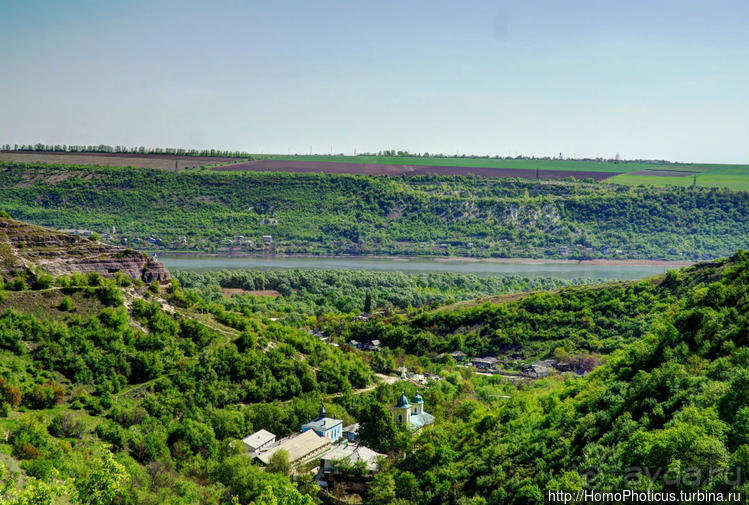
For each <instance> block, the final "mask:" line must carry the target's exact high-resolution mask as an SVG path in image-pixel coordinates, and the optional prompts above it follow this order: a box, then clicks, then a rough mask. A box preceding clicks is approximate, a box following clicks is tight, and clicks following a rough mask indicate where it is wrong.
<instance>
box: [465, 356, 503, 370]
mask: <svg viewBox="0 0 749 505" xmlns="http://www.w3.org/2000/svg"><path fill="white" fill-rule="evenodd" d="M498 361H499V360H498V359H497V358H493V357H491V356H486V357H483V358H473V359H472V360H471V365H473V367H474V368H478V369H481V370H490V369H492V368H494V367H495V366H497V362H498Z"/></svg>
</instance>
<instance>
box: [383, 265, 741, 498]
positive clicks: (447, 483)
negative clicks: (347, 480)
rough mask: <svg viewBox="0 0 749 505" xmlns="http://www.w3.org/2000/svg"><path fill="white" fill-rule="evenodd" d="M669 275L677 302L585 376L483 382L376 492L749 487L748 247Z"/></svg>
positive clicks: (510, 494)
mask: <svg viewBox="0 0 749 505" xmlns="http://www.w3.org/2000/svg"><path fill="white" fill-rule="evenodd" d="M670 282H672V283H673V284H674V288H675V289H676V291H677V292H680V293H681V294H680V296H679V298H678V300H676V301H675V302H674V303H673V304H672V305H671V306H670V307H669V308H668V309H667V310H663V311H658V312H660V313H659V315H658V318H657V321H656V322H655V323H654V324H653V325H652V327H651V328H650V330H649V331H648V332H647V333H646V334H645V335H644V336H643V337H642V338H641V339H639V340H637V341H635V342H633V343H631V344H629V345H627V346H625V347H624V348H623V349H621V350H619V351H617V352H615V353H614V354H613V356H612V357H611V358H610V360H609V362H608V363H607V364H605V365H603V366H601V367H600V368H598V369H597V370H596V371H595V372H593V373H592V374H589V375H588V376H587V377H586V378H584V379H576V380H566V381H561V380H559V379H557V378H550V379H547V380H543V381H538V382H536V383H535V384H533V385H532V386H531V387H527V388H521V389H519V390H516V391H513V392H510V393H509V394H508V397H507V398H501V397H498V396H496V395H495V396H493V397H491V396H487V395H486V394H485V393H488V392H489V391H488V390H487V391H485V392H484V395H483V396H484V398H486V401H487V403H489V405H486V404H481V403H479V402H476V401H473V400H471V399H465V400H463V401H460V400H459V401H458V405H457V406H455V407H454V410H453V412H454V417H453V419H452V421H451V422H446V423H441V424H439V426H437V427H435V428H434V429H431V430H428V431H426V432H424V433H423V434H422V435H421V436H420V437H419V438H418V439H417V440H416V441H415V442H414V444H413V447H412V452H410V453H409V454H408V455H406V457H405V458H404V459H403V460H401V461H398V462H397V463H396V464H395V466H394V467H393V468H392V469H391V470H389V471H388V472H387V473H384V474H381V475H379V476H378V478H377V485H376V487H375V489H374V490H373V494H374V495H375V496H377V497H378V500H380V501H378V500H375V501H373V502H372V503H374V504H375V505H376V504H378V503H386V502H387V499H388V498H389V497H393V496H395V495H396V494H398V495H399V496H402V495H403V494H405V495H406V496H407V497H408V501H407V503H413V504H434V505H436V504H441V503H475V504H484V503H489V504H500V503H511V504H523V505H525V504H535V503H538V504H541V503H546V502H547V501H546V500H547V499H548V491H549V490H563V491H567V492H573V493H574V492H575V491H577V490H579V489H595V490H598V491H612V490H613V491H621V490H624V489H629V490H636V491H641V492H644V491H648V490H649V491H651V492H652V491H662V492H673V493H676V497H677V498H676V499H674V500H672V501H675V502H678V501H679V498H678V497H679V496H680V495H679V492H682V491H683V492H692V491H696V490H700V491H702V492H728V491H743V492H744V493H746V491H747V484H746V470H747V468H749V438H748V437H747V432H748V431H749V430H748V429H747V426H749V425H748V424H747V423H748V422H749V347H747V346H748V345H749V296H748V295H749V255H747V254H746V253H745V252H740V253H738V254H736V255H735V256H734V257H732V258H731V260H726V261H721V262H719V263H717V264H708V265H701V266H699V267H698V268H695V269H692V270H690V271H688V272H684V273H682V274H680V275H676V276H672V277H671V279H670ZM486 387H488V385H487V383H486V382H484V383H480V385H479V386H478V389H477V393H479V392H480V391H481V388H486ZM744 496H746V495H744ZM645 501H646V502H657V501H658V500H651V501H648V500H647V498H646V499H645ZM662 501H663V500H661V502H662ZM703 501H704V498H703ZM708 501H710V499H708ZM681 502H682V503H684V502H686V503H692V502H694V503H697V502H699V500H697V499H696V498H695V499H694V501H693V500H692V499H685V500H684V499H683V500H681Z"/></svg>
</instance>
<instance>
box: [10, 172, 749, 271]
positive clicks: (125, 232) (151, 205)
mask: <svg viewBox="0 0 749 505" xmlns="http://www.w3.org/2000/svg"><path fill="white" fill-rule="evenodd" d="M0 202H2V206H3V207H4V208H5V209H6V210H7V211H8V212H9V213H10V214H11V215H12V216H13V217H15V218H18V219H23V220H27V221H30V222H33V223H36V224H41V225H45V226H52V227H56V228H76V229H88V230H93V231H95V232H98V233H99V234H101V235H102V236H104V234H105V233H106V234H110V233H111V231H112V227H113V226H114V227H115V233H111V236H110V235H107V236H106V237H105V238H107V239H108V240H111V241H115V242H118V243H121V242H123V241H124V239H127V241H128V244H129V245H132V246H134V247H141V248H143V247H147V248H151V249H170V250H186V251H193V252H195V251H202V252H211V251H214V252H215V251H233V252H245V253H247V252H266V253H267V252H275V253H279V252H286V253H314V254H332V253H335V254H339V253H349V254H421V255H448V254H451V255H470V256H500V257H574V258H587V257H619V258H670V259H685V260H696V259H701V258H703V259H704V258H713V257H718V256H722V255H728V254H731V253H732V252H733V251H735V250H737V249H739V248H741V247H747V246H749V243H748V242H747V241H748V240H749V239H747V237H749V196H748V194H747V193H746V192H734V191H730V190H725V189H707V188H653V187H635V188H630V187H620V186H615V185H608V184H588V183H581V182H549V181H541V182H536V181H521V180H512V179H481V178H472V177H436V176H435V177H414V178H386V177H365V176H343V175H330V174H328V175H322V174H281V173H231V174H218V173H211V172H201V171H197V172H194V171H184V172H180V173H169V172H164V171H157V170H148V169H135V168H92V167H76V166H64V165H61V166H55V165H24V164H10V163H4V164H0ZM263 235H270V236H271V237H272V243H271V244H270V245H266V244H265V242H264V240H263V238H262V236H263ZM250 242H252V244H250ZM604 246H605V247H604ZM602 248H603V252H602ZM606 248H608V249H606Z"/></svg>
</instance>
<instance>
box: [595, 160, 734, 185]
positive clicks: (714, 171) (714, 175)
mask: <svg viewBox="0 0 749 505" xmlns="http://www.w3.org/2000/svg"><path fill="white" fill-rule="evenodd" d="M661 170H663V169H661ZM607 182H613V183H616V184H629V185H637V184H649V185H653V186H691V185H692V184H693V178H692V177H662V176H653V175H631V174H622V175H617V176H616V177H612V178H611V179H608V180H607ZM697 186H702V187H706V188H730V189H735V190H744V191H749V166H747V165H714V166H713V168H710V169H709V170H706V171H703V172H701V173H699V174H698V175H697Z"/></svg>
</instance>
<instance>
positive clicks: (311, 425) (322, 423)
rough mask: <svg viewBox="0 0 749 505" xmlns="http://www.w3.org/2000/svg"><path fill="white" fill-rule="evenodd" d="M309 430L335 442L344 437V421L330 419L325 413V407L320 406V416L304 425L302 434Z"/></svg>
mask: <svg viewBox="0 0 749 505" xmlns="http://www.w3.org/2000/svg"><path fill="white" fill-rule="evenodd" d="M308 430H313V431H314V432H315V433H317V434H318V435H320V436H321V437H325V438H327V439H329V440H330V441H332V442H335V441H336V440H338V439H339V438H341V436H342V435H343V421H341V420H340V419H333V418H332V417H328V416H327V413H326V412H325V405H320V414H319V415H318V416H317V419H314V420H312V421H310V422H308V423H304V424H303V425H302V433H304V432H305V431H308Z"/></svg>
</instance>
